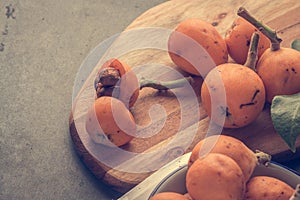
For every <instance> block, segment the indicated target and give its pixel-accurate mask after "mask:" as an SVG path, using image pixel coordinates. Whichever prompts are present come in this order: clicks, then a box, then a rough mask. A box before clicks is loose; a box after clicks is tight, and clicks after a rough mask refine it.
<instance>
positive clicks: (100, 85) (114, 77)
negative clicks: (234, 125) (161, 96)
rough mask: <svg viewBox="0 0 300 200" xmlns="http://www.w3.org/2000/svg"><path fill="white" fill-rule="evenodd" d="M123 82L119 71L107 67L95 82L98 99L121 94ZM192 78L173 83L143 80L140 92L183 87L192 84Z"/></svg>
mask: <svg viewBox="0 0 300 200" xmlns="http://www.w3.org/2000/svg"><path fill="white" fill-rule="evenodd" d="M119 81H122V79H121V75H120V73H119V71H118V70H117V69H115V68H111V67H107V68H105V69H103V70H102V71H101V72H100V73H99V74H98V76H97V77H96V79H95V81H94V87H95V90H96V93H97V97H98V98H99V97H101V96H111V95H112V93H113V92H115V94H119V92H120V88H119V84H118V82H119ZM193 81H194V79H193V78H192V77H185V78H182V79H178V80H173V81H156V80H145V79H143V80H141V81H140V90H141V89H143V88H145V87H150V88H153V89H157V90H168V89H174V88H180V87H183V86H184V85H185V84H186V83H187V82H188V83H192V82H193Z"/></svg>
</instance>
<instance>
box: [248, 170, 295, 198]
mask: <svg viewBox="0 0 300 200" xmlns="http://www.w3.org/2000/svg"><path fill="white" fill-rule="evenodd" d="M293 192H294V189H293V188H292V187H291V186H289V185H288V184H286V183H285V182H283V181H281V180H279V179H276V178H274V177H268V176H255V177H253V178H251V179H250V180H249V182H248V183H247V185H246V193H245V200H256V199H264V200H274V199H276V200H289V199H290V197H291V196H292V195H293Z"/></svg>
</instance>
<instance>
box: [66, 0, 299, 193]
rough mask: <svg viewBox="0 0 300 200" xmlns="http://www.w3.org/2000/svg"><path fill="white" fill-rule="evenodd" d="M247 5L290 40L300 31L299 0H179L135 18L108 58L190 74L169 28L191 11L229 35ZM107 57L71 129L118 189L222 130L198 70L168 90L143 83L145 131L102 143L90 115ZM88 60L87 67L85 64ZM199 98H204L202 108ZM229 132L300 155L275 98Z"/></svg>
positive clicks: (279, 154) (142, 71)
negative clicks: (283, 129)
mask: <svg viewBox="0 0 300 200" xmlns="http://www.w3.org/2000/svg"><path fill="white" fill-rule="evenodd" d="M240 6H243V7H245V8H246V9H247V10H249V12H250V13H251V14H252V15H254V16H255V17H256V18H258V19H260V20H262V21H263V22H264V23H266V24H267V25H268V26H270V27H272V28H273V29H275V30H277V32H278V33H279V35H280V37H281V38H282V39H283V42H282V46H286V47H288V46H290V43H291V41H292V40H293V39H295V38H300V32H299V30H300V14H299V13H300V1H298V0H285V1H282V0H264V1H246V0H222V1H220V0H211V1H205V0H171V1H167V2H165V3H163V4H161V5H158V6H157V7H154V8H152V9H150V10H148V11H147V12H145V13H144V14H142V15H141V16H139V17H138V18H137V19H136V20H134V21H133V22H132V24H130V25H129V26H128V28H127V29H126V30H125V31H124V32H125V33H128V34H127V35H126V34H125V36H123V35H120V37H118V38H117V40H116V41H115V43H117V45H115V46H114V45H112V47H111V48H109V49H108V51H107V52H106V53H105V55H104V56H103V57H101V60H102V61H103V60H104V57H105V58H110V57H116V56H117V58H118V59H120V60H122V61H124V62H126V63H127V64H129V65H130V66H132V67H133V68H134V69H136V73H137V75H138V77H139V78H142V77H146V78H153V79H157V80H172V79H174V78H177V77H180V76H187V74H186V73H183V72H182V71H180V70H179V69H178V68H177V67H176V66H175V65H174V64H173V63H172V61H171V60H170V58H169V55H168V53H167V52H166V46H165V41H166V36H167V34H168V33H170V31H171V30H173V29H174V28H175V27H176V26H177V25H178V23H179V22H181V21H182V20H184V19H187V18H200V19H202V20H206V21H208V22H209V23H212V24H213V25H214V26H215V27H216V29H217V30H218V31H219V32H220V34H221V35H222V36H224V35H225V32H226V30H227V29H229V27H230V26H231V24H232V22H233V20H234V19H235V18H236V17H237V15H236V12H237V10H238V8H239V7H240ZM151 31H152V32H151ZM131 33H133V34H131ZM143 34H146V35H143ZM127 37H128V38H127ZM124 38H125V39H124ZM126 38H127V39H126ZM158 39H161V41H162V42H161V43H160V42H159V40H158ZM118 41H121V42H118ZM132 43H133V44H132ZM130 45H132V46H130ZM126 50H127V52H126ZM99 60H100V58H99ZM100 64H101V62H100V61H99V63H98V64H96V65H95V66H94V69H93V70H92V72H91V73H90V74H89V76H87V77H86V80H84V81H85V82H84V83H83V85H82V87H81V88H80V90H79V91H78V93H77V94H76V98H74V101H73V107H72V113H71V116H70V134H71V137H72V140H73V142H74V146H75V149H76V150H77V152H78V155H79V156H80V158H81V159H82V161H83V162H84V163H85V164H86V165H87V167H88V168H89V169H90V170H91V171H92V173H94V174H95V176H96V177H97V178H99V179H101V180H102V181H103V182H104V183H106V184H108V185H109V186H111V187H112V189H114V190H116V191H119V192H127V191H128V190H129V189H131V188H132V187H134V186H136V185H137V184H139V183H140V182H141V181H143V180H144V179H145V178H147V177H148V176H149V175H151V174H152V173H153V172H154V171H155V170H157V168H160V167H162V166H163V165H164V164H166V163H167V162H169V161H171V160H173V159H174V158H177V157H179V156H181V155H182V154H184V153H186V152H190V151H191V150H192V148H193V147H194V146H195V144H196V143H197V142H198V141H199V140H201V139H203V138H204V137H205V136H206V134H207V133H208V132H209V131H208V129H209V130H210V132H213V131H220V130H219V129H218V128H216V129H214V128H215V127H212V126H210V124H209V121H210V120H209V118H208V117H207V115H206V113H205V111H204V110H203V108H202V106H201V100H200V98H199V93H200V86H201V83H202V81H203V80H202V78H201V77H193V78H194V80H195V81H194V82H193V83H192V84H191V85H187V86H186V87H184V88H179V89H172V90H170V91H164V92H162V91H160V92H159V91H156V90H154V89H149V88H145V89H142V90H141V91H140V96H139V99H138V101H137V102H136V104H135V105H134V107H133V108H132V109H131V112H132V114H133V116H134V118H135V120H136V123H137V124H138V126H139V128H140V130H141V131H140V135H139V137H137V138H135V139H133V140H132V141H131V142H130V143H129V144H127V145H125V146H123V147H120V148H111V147H106V146H103V145H99V144H96V143H94V142H93V141H92V140H91V138H90V137H89V135H88V133H87V132H86V130H85V117H86V112H87V109H88V108H89V106H90V105H91V103H92V102H93V101H94V97H95V91H94V88H93V81H94V78H95V74H96V72H97V71H98V69H99V68H100ZM82 67H83V68H84V67H85V66H84V64H83V66H82ZM170 72H171V73H170ZM195 100H196V101H195ZM195 103H197V105H198V103H199V106H198V107H197V109H195V107H194V106H195ZM222 134H226V135H232V136H234V137H237V138H239V139H240V140H242V141H243V142H244V143H246V145H248V146H249V147H250V148H251V149H253V150H256V149H259V150H262V151H264V152H267V153H269V154H271V155H272V156H273V160H274V161H279V162H283V161H290V160H292V159H295V158H299V157H300V138H298V140H297V142H296V146H297V152H296V153H295V154H293V153H292V152H291V151H290V150H289V148H288V146H287V145H286V144H285V143H284V141H283V140H282V139H281V138H280V136H279V135H278V134H277V133H276V132H275V130H274V128H273V125H272V122H271V118H270V108H269V106H266V107H265V109H264V110H263V112H262V113H261V115H260V116H259V118H258V119H257V120H256V121H255V122H253V123H252V124H250V125H248V126H247V127H244V128H240V129H223V130H222Z"/></svg>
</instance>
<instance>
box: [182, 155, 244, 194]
mask: <svg viewBox="0 0 300 200" xmlns="http://www.w3.org/2000/svg"><path fill="white" fill-rule="evenodd" d="M186 188H187V191H188V193H189V194H190V196H191V197H192V199H194V200H202V199H214V200H232V199H235V200H242V199H243V196H244V192H245V179H244V176H243V172H242V170H241V168H240V167H239V165H238V164H237V163H236V162H235V161H234V160H233V159H232V158H230V157H228V156H226V155H223V154H218V153H209V154H207V155H206V156H205V157H203V158H200V159H197V160H196V161H195V162H194V163H193V165H192V166H191V167H190V168H189V169H188V171H187V175H186Z"/></svg>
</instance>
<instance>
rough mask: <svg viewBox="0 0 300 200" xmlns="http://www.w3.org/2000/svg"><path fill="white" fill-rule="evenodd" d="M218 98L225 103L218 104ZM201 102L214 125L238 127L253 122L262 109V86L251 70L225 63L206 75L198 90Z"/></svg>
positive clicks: (263, 102)
mask: <svg viewBox="0 0 300 200" xmlns="http://www.w3.org/2000/svg"><path fill="white" fill-rule="evenodd" d="M224 96H225V97H224ZM222 98H225V99H226V102H222ZM201 100H202V104H203V106H204V108H205V110H206V111H207V113H208V116H209V117H210V118H211V119H212V121H214V122H215V123H216V124H218V125H220V126H223V127H225V128H240V127H244V126H246V125H248V124H250V123H252V122H253V121H254V120H256V119H257V117H258V116H259V114H260V113H261V111H262V110H263V108H264V104H265V87H264V84H263V81H262V80H261V78H260V77H259V76H258V75H257V73H256V72H254V71H253V70H252V69H250V68H248V67H246V66H243V65H239V64H235V63H225V64H222V65H219V66H217V67H216V68H214V69H213V70H211V71H210V72H209V73H208V75H207V76H206V78H205V80H204V82H203V84H202V87H201ZM212 114H214V116H212ZM224 118H225V121H224Z"/></svg>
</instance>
